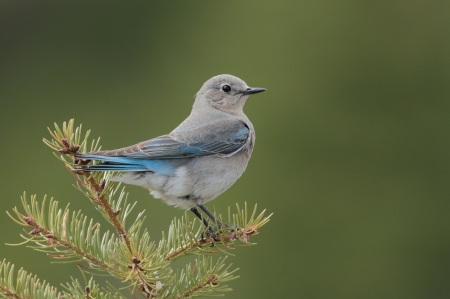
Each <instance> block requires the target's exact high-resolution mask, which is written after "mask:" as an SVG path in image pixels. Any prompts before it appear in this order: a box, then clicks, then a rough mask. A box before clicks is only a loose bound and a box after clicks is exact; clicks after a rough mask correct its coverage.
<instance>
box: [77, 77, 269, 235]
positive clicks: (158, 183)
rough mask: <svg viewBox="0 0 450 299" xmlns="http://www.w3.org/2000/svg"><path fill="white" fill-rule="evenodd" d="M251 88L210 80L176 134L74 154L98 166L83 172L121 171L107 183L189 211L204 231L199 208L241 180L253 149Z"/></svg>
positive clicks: (239, 82) (238, 82) (230, 80)
mask: <svg viewBox="0 0 450 299" xmlns="http://www.w3.org/2000/svg"><path fill="white" fill-rule="evenodd" d="M265 90H266V89H265V88H252V87H248V86H247V84H246V83H245V82H244V81H242V80H241V79H239V78H237V77H234V76H231V75H219V76H215V77H213V78H211V79H209V80H208V81H206V82H205V84H203V86H202V88H201V89H200V91H199V92H198V93H197V95H196V98H195V102H194V105H193V108H192V111H191V114H190V115H189V116H188V118H186V119H185V120H184V121H183V122H182V123H181V124H180V125H179V126H178V127H177V128H176V129H175V130H173V131H172V132H171V133H169V134H167V135H162V136H159V137H156V138H153V139H150V140H147V141H143V142H140V143H138V144H135V145H132V146H129V147H125V148H120V149H116V150H109V151H98V152H90V153H86V154H78V155H77V158H78V159H83V160H97V161H100V162H101V163H99V164H95V165H89V166H87V167H85V168H82V170H83V171H85V172H90V171H120V172H123V173H122V175H121V176H118V177H114V178H113V179H112V180H114V181H118V182H124V183H126V184H132V185H138V186H141V187H144V188H146V189H148V190H150V194H151V195H153V196H154V197H155V198H160V199H162V200H163V201H164V202H166V203H167V204H169V205H173V206H177V207H181V208H184V209H190V210H191V211H192V212H193V213H194V214H195V215H196V216H197V217H199V218H200V219H201V220H202V221H203V222H204V224H205V225H206V226H207V227H208V226H209V223H208V221H207V220H206V219H205V218H203V217H202V215H201V214H200V212H199V211H198V208H200V209H201V210H203V211H204V212H205V213H206V214H207V215H208V217H210V218H211V220H213V221H214V222H216V219H214V216H213V215H212V214H211V212H209V211H208V210H207V209H206V207H205V206H204V204H205V203H207V202H209V201H211V200H213V199H215V198H216V197H217V196H219V195H220V194H221V193H223V192H224V191H225V190H227V189H228V188H230V187H231V186H232V185H233V184H234V183H235V182H236V180H237V179H238V178H239V177H240V176H241V175H242V173H243V172H244V170H245V168H246V167H247V163H248V161H249V159H250V156H251V154H252V151H253V146H254V144H255V131H254V129H253V125H252V123H251V122H250V120H249V119H248V117H247V116H246V115H245V114H244V112H243V107H244V104H245V102H246V101H247V99H248V97H249V96H250V95H252V94H255V93H259V92H262V91H265Z"/></svg>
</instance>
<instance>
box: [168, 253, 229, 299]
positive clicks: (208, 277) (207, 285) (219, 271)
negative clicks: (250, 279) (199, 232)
mask: <svg viewBox="0 0 450 299" xmlns="http://www.w3.org/2000/svg"><path fill="white" fill-rule="evenodd" d="M225 259H226V258H219V259H218V261H217V262H216V263H215V264H213V262H212V258H211V257H205V256H203V257H202V258H201V259H200V260H197V259H196V260H195V261H194V264H188V265H186V268H185V269H184V270H183V271H181V273H180V274H179V275H177V278H176V284H174V285H173V286H172V287H171V288H170V289H169V290H167V291H166V292H165V293H164V294H163V296H162V298H167V299H169V298H170V299H172V298H173V299H181V298H193V297H198V296H208V295H218V294H217V293H221V292H226V291H231V288H229V287H228V286H227V285H223V283H225V282H227V281H230V280H233V279H236V278H238V276H234V275H233V274H234V272H236V271H237V270H238V269H235V270H232V271H229V268H230V267H231V264H230V265H228V266H227V267H226V266H225Z"/></svg>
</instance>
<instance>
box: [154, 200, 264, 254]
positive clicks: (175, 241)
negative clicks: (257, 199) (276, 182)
mask: <svg viewBox="0 0 450 299" xmlns="http://www.w3.org/2000/svg"><path fill="white" fill-rule="evenodd" d="M236 207H237V214H233V215H231V213H230V209H228V222H229V223H233V224H227V225H225V226H224V227H222V228H221V229H219V230H218V231H217V233H216V236H215V238H212V237H208V238H201V239H199V235H200V233H199V232H201V231H202V230H201V229H202V226H201V224H200V227H199V228H198V229H197V232H195V231H196V230H195V228H194V227H195V225H194V223H195V222H190V221H189V217H188V216H187V214H186V215H185V216H184V218H182V219H181V220H179V221H176V220H174V221H173V222H172V224H171V225H170V227H169V235H168V237H167V240H166V239H165V237H164V235H163V238H162V241H161V244H163V245H164V246H165V251H166V252H167V254H166V260H168V261H169V260H173V259H177V258H179V257H181V256H183V255H187V254H190V253H195V251H197V254H199V253H202V254H214V253H217V251H216V250H214V249H213V248H212V246H214V248H217V249H218V250H220V251H224V249H222V248H226V249H231V248H232V247H233V246H234V245H235V240H239V241H241V242H242V243H244V244H243V245H247V246H248V245H252V243H249V241H250V236H253V235H256V234H258V229H259V228H260V227H262V226H263V225H265V224H266V223H267V222H269V220H270V217H271V216H272V214H270V215H269V216H266V217H264V214H265V210H264V211H262V212H261V213H260V214H259V215H258V216H256V217H255V215H256V209H257V205H255V207H254V209H253V212H252V214H251V216H250V218H249V217H248V208H247V203H245V207H244V209H242V210H241V209H240V208H239V205H238V204H236ZM216 218H217V219H218V220H221V218H222V217H221V216H220V215H219V217H216ZM195 220H196V219H194V221H195ZM216 226H217V224H216ZM180 232H184V233H180Z"/></svg>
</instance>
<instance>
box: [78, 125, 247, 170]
mask: <svg viewBox="0 0 450 299" xmlns="http://www.w3.org/2000/svg"><path fill="white" fill-rule="evenodd" d="M174 135H176V136H171V135H163V136H160V137H157V138H154V139H151V140H148V141H143V142H140V143H138V144H135V145H132V146H129V147H125V148H121V149H117V150H110V151H99V152H90V153H87V154H82V155H78V157H79V158H80V159H90V160H99V161H102V162H104V163H103V164H97V165H92V166H90V167H89V168H86V169H85V170H87V171H105V170H108V171H109V170H113V171H145V170H151V171H157V172H161V169H164V167H168V168H170V167H169V166H171V165H174V164H173V163H172V164H171V163H169V161H166V162H164V160H172V159H183V158H191V157H199V156H211V155H218V156H226V155H229V154H232V153H234V152H236V151H239V150H240V149H242V148H243V147H244V146H245V144H246V143H247V140H248V138H249V136H250V129H249V128H248V126H247V125H246V124H245V123H244V122H242V121H235V122H232V123H230V122H217V123H214V124H212V125H211V124H209V125H206V126H203V127H202V126H200V127H198V128H196V129H194V130H190V131H188V132H186V133H185V134H182V133H180V132H178V133H177V134H174ZM152 161H153V162H152ZM156 161H158V162H156ZM173 162H174V161H173ZM180 162H181V161H180ZM175 164H178V163H175ZM163 166H164V167H163Z"/></svg>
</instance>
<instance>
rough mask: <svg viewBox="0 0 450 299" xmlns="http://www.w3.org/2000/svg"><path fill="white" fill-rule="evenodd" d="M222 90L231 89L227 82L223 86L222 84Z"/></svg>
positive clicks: (228, 90)
mask: <svg viewBox="0 0 450 299" xmlns="http://www.w3.org/2000/svg"><path fill="white" fill-rule="evenodd" d="M222 90H223V91H225V92H230V91H231V86H230V85H228V84H225V85H224V86H222Z"/></svg>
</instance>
